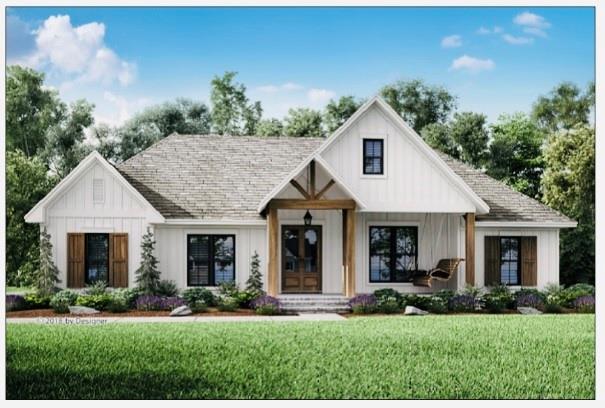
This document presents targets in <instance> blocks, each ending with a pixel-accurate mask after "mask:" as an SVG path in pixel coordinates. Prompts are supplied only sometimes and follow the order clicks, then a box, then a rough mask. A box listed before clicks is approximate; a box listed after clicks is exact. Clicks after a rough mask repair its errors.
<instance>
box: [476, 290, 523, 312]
mask: <svg viewBox="0 0 605 408" xmlns="http://www.w3.org/2000/svg"><path fill="white" fill-rule="evenodd" d="M514 301H515V299H514V297H513V294H512V293H511V292H510V289H509V288H508V287H507V286H506V285H498V286H494V287H492V288H491V289H490V291H489V292H488V293H486V294H485V295H483V298H482V303H483V307H484V308H485V309H487V311H489V312H490V313H501V312H502V311H503V310H505V309H509V308H511V307H512V305H513V303H514Z"/></svg>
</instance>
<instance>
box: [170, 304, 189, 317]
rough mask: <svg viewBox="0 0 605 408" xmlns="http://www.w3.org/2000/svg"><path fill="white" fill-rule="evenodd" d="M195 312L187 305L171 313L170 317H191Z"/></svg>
mask: <svg viewBox="0 0 605 408" xmlns="http://www.w3.org/2000/svg"><path fill="white" fill-rule="evenodd" d="M192 313H193V312H192V311H191V309H190V308H189V306H187V305H183V306H179V307H177V308H176V309H174V310H173V311H172V312H170V316H189V315H190V314H192Z"/></svg>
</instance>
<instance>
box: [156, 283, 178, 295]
mask: <svg viewBox="0 0 605 408" xmlns="http://www.w3.org/2000/svg"><path fill="white" fill-rule="evenodd" d="M178 293H179V289H178V288H177V286H176V283H174V281H171V280H161V281H159V282H158V284H157V286H156V289H155V294H156V295H158V296H166V297H174V296H176V295H178Z"/></svg>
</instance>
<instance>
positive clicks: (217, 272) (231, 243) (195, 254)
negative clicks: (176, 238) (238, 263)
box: [187, 235, 235, 286]
mask: <svg viewBox="0 0 605 408" xmlns="http://www.w3.org/2000/svg"><path fill="white" fill-rule="evenodd" d="M234 280H235V235H187V286H216V285H219V284H221V283H223V282H233V281H234Z"/></svg>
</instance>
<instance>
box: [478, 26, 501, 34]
mask: <svg viewBox="0 0 605 408" xmlns="http://www.w3.org/2000/svg"><path fill="white" fill-rule="evenodd" d="M476 32H477V34H480V35H488V34H499V33H501V32H502V27H499V26H494V27H493V28H486V27H484V26H481V27H479V28H478V29H477V31H476Z"/></svg>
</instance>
